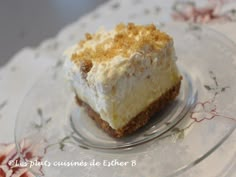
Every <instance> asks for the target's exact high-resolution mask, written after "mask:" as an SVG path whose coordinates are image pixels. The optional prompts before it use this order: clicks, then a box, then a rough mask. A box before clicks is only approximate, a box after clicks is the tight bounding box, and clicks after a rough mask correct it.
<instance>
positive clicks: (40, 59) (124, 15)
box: [0, 0, 236, 177]
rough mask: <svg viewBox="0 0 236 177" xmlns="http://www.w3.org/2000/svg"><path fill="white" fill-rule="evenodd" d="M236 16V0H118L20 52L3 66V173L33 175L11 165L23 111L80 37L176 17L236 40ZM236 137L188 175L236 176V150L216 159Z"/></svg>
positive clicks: (0, 87) (0, 96)
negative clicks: (17, 124)
mask: <svg viewBox="0 0 236 177" xmlns="http://www.w3.org/2000/svg"><path fill="white" fill-rule="evenodd" d="M234 20H236V3H235V1H233V0H231V1H230V0H228V1H225V0H218V1H216V0H210V1H204V0H200V1H195V2H193V1H175V0H168V1H166V0H158V1H155V0H147V1H145V0H128V1H127V0H121V1H117V0H112V1H109V2H108V3H106V4H104V5H102V6H100V7H98V8H97V9H96V10H94V11H93V12H91V13H89V14H87V15H85V16H83V17H82V18H80V19H79V20H78V21H76V22H74V23H73V24H71V25H69V26H66V27H65V28H64V29H63V30H62V31H61V32H59V33H58V34H57V35H56V36H55V37H54V38H52V39H48V40H46V41H44V42H42V44H41V45H40V46H38V47H36V48H30V47H26V48H24V49H22V50H21V51H19V52H18V53H17V54H15V56H14V57H13V58H12V59H11V61H10V62H9V63H8V64H7V65H6V66H4V67H2V68H1V69H0V177H2V176H21V177H23V176H30V175H31V174H30V173H29V172H27V170H26V169H12V168H11V167H10V166H9V165H8V164H7V163H8V161H9V160H10V159H12V158H13V156H14V155H15V156H17V155H16V154H15V153H16V149H15V146H14V143H13V142H14V126H15V120H16V117H17V112H18V109H19V107H20V105H21V103H22V101H23V99H24V97H25V95H26V94H27V92H28V91H29V90H30V88H31V87H32V85H33V84H34V83H35V82H36V81H37V78H39V77H40V75H42V73H43V72H44V71H45V70H46V69H47V68H49V67H58V66H60V65H61V64H62V63H63V58H62V53H63V51H64V50H65V48H66V47H68V46H70V45H71V44H73V43H75V42H77V41H78V40H80V39H81V38H82V37H83V35H84V33H85V32H95V31H96V30H97V29H98V28H99V27H100V26H105V27H106V28H111V27H113V26H114V25H115V24H117V23H119V22H135V23H146V24H148V23H155V24H163V25H164V24H165V23H172V22H173V21H184V22H186V23H187V22H189V21H191V22H192V23H203V24H204V25H207V26H210V27H211V28H213V29H215V30H217V31H219V32H221V33H224V34H225V35H226V36H227V37H228V38H230V39H231V40H233V41H234V42H236V33H235V29H236V23H235V22H234ZM235 50H236V49H235ZM234 64H235V65H236V57H235V62H234ZM235 139H236V132H234V133H233V135H232V136H231V137H230V138H229V139H228V140H227V142H225V144H224V147H221V148H220V149H219V150H217V151H216V152H215V153H214V154H213V155H212V156H210V157H209V158H208V159H206V160H205V161H204V162H202V163H200V164H199V165H198V166H196V167H195V169H194V170H191V171H189V172H188V173H189V175H187V176H207V177H208V176H219V177H220V176H231V177H233V176H236V154H234V155H233V156H232V159H229V161H223V162H222V161H217V162H214V159H217V158H215V157H214V156H221V155H222V154H224V150H225V151H226V150H227V145H228V144H230V143H232V142H235ZM212 162H214V163H217V168H214V165H212ZM210 164H211V166H210V167H209V165H210ZM218 167H220V168H218ZM20 170H21V171H20ZM16 171H18V172H16ZM19 171H20V172H19Z"/></svg>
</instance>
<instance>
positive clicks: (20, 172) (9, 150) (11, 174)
mask: <svg viewBox="0 0 236 177" xmlns="http://www.w3.org/2000/svg"><path fill="white" fill-rule="evenodd" d="M20 146H21V152H22V153H21V154H23V159H24V160H26V161H35V160H37V161H41V159H42V157H39V156H37V155H36V154H37V147H36V146H35V145H32V144H30V143H29V142H26V141H25V140H23V141H22V142H21V144H20ZM23 162H24V161H23V160H22V159H21V158H20V156H19V154H18V153H17V150H16V146H15V144H14V143H12V144H0V177H34V175H33V174H32V173H31V172H30V171H29V170H28V166H27V165H21V164H23ZM36 168H37V172H39V173H40V174H41V175H42V174H43V173H42V166H37V167H36Z"/></svg>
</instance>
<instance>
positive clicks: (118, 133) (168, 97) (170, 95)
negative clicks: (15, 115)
mask: <svg viewBox="0 0 236 177" xmlns="http://www.w3.org/2000/svg"><path fill="white" fill-rule="evenodd" d="M180 85H181V80H180V81H179V82H178V83H177V84H176V85H174V86H173V87H172V88H171V89H169V90H168V91H167V92H166V93H165V94H163V95H162V96H161V97H160V98H159V99H157V100H156V101H154V102H153V103H152V104H150V105H149V106H148V107H147V109H146V110H144V111H142V112H140V113H139V114H138V115H137V116H136V117H134V118H133V119H131V121H130V122H129V123H128V124H127V125H125V126H124V127H122V128H120V129H118V130H115V129H113V128H112V127H110V125H109V124H108V123H107V122H106V121H104V120H103V119H101V117H100V115H99V114H98V113H96V112H95V111H94V110H93V109H92V108H91V107H90V106H89V105H88V104H87V103H85V102H83V101H82V100H80V98H78V96H76V101H77V103H78V105H79V106H82V107H84V108H85V110H86V111H87V113H88V115H89V117H91V118H92V119H93V120H94V121H95V122H96V123H97V125H98V126H99V127H101V128H102V129H103V130H104V131H105V132H107V133H108V134H109V135H110V136H112V137H115V138H120V137H123V136H126V135H129V134H131V133H133V132H135V131H136V130H137V129H139V128H140V127H142V126H144V125H145V124H146V123H147V122H148V121H149V119H150V118H151V117H152V116H153V115H154V114H155V113H156V112H158V111H160V110H161V109H162V108H164V107H165V106H166V105H167V104H168V103H169V102H171V101H172V100H174V99H175V98H176V96H177V95H178V94H179V89H180Z"/></svg>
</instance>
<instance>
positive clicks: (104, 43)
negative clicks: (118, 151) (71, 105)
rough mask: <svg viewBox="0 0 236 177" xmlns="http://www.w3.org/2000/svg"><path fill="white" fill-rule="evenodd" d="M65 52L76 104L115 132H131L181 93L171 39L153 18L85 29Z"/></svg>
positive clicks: (119, 135) (105, 129) (112, 132)
mask: <svg viewBox="0 0 236 177" xmlns="http://www.w3.org/2000/svg"><path fill="white" fill-rule="evenodd" d="M65 56H66V61H65V72H66V75H67V78H68V80H69V81H70V82H71V85H72V87H73V88H74V90H75V93H76V100H77V103H78V105H80V106H82V107H84V108H85V110H86V111H87V112H88V115H89V116H90V117H91V118H92V119H94V120H95V122H96V123H97V124H98V126H100V127H101V128H102V129H103V130H104V131H106V132H107V133H108V134H109V135H111V136H113V137H123V136H126V135H128V134H131V133H133V132H135V131H136V130H137V129H139V128H140V127H142V126H144V125H145V124H146V123H147V122H148V120H149V119H150V118H151V117H152V116H153V115H154V114H155V113H156V112H158V111H160V110H161V109H162V108H164V107H165V106H166V105H167V104H168V103H169V102H170V101H172V100H174V99H175V98H176V96H177V95H178V93H179V89H180V85H181V79H182V77H181V74H180V72H179V70H178V68H177V66H176V63H175V61H176V55H175V50H174V46H173V39H172V38H171V37H170V36H169V35H168V34H166V33H164V32H161V31H160V30H159V29H157V28H156V27H155V25H153V24H151V25H135V24H133V23H129V24H127V25H125V24H119V25H117V26H116V28H115V29H113V30H111V31H105V30H100V31H98V32H96V33H95V34H89V33H87V34H86V35H85V39H84V40H81V41H80V42H79V43H78V44H76V45H74V46H72V47H71V48H69V49H68V50H67V51H66V52H65Z"/></svg>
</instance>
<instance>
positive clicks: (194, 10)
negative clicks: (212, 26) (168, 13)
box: [172, 0, 232, 23]
mask: <svg viewBox="0 0 236 177" xmlns="http://www.w3.org/2000/svg"><path fill="white" fill-rule="evenodd" d="M231 1H232V0H231ZM229 2H230V0H209V1H208V4H207V5H206V6H205V7H197V6H196V5H195V3H193V2H191V1H187V2H186V1H185V2H179V1H177V2H176V3H175V5H174V6H173V9H174V13H173V14H172V18H173V19H174V20H177V21H189V22H193V23H209V22H216V21H217V22H221V21H232V18H231V16H230V15H229V14H222V13H221V11H220V10H221V8H222V7H223V6H224V5H225V4H227V3H229Z"/></svg>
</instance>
